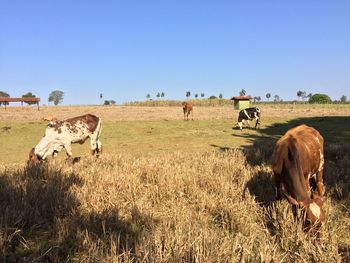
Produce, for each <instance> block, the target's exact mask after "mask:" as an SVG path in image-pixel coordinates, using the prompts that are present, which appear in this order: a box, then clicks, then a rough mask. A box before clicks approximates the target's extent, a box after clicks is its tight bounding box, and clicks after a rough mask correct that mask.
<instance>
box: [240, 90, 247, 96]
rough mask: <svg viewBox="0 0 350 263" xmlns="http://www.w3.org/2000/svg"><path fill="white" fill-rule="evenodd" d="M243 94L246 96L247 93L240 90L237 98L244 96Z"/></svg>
mask: <svg viewBox="0 0 350 263" xmlns="http://www.w3.org/2000/svg"><path fill="white" fill-rule="evenodd" d="M245 94H247V92H246V91H245V89H242V90H241V91H240V92H239V96H245Z"/></svg>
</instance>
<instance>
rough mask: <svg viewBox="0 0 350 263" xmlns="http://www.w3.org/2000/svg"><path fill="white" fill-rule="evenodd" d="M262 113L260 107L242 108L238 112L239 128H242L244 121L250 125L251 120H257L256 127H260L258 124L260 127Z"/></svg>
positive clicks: (246, 124)
mask: <svg viewBox="0 0 350 263" xmlns="http://www.w3.org/2000/svg"><path fill="white" fill-rule="evenodd" d="M260 113H261V110H260V109H259V108H258V107H253V108H247V109H244V110H241V111H240V112H239V114H238V127H239V129H240V130H242V127H243V126H242V123H243V121H244V122H245V126H247V127H250V125H249V121H250V120H256V123H255V129H256V128H257V127H258V125H259V127H260Z"/></svg>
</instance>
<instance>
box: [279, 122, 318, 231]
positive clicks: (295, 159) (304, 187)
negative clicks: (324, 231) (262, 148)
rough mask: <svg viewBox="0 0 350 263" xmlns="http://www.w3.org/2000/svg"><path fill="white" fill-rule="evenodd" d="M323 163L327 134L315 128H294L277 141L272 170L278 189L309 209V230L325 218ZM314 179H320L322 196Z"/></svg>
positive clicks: (307, 211) (307, 218) (293, 202)
mask: <svg viewBox="0 0 350 263" xmlns="http://www.w3.org/2000/svg"><path fill="white" fill-rule="evenodd" d="M323 165H324V157H323V137H322V136H321V135H320V133H319V132H318V131H317V130H315V129H314V128H312V127H309V126H306V125H300V126H297V127H295V128H292V129H290V130H289V131H288V132H287V133H286V134H285V135H284V136H283V137H282V138H280V139H279V140H278V141H277V143H276V146H275V150H274V161H273V166H272V169H273V173H274V181H275V184H276V187H277V190H278V191H279V194H282V195H283V196H285V197H286V198H287V199H288V201H289V202H290V203H291V204H293V205H301V206H302V207H303V208H304V209H305V211H306V213H305V221H304V225H305V229H306V230H309V229H310V228H311V227H315V226H316V227H317V229H318V227H319V226H320V225H321V222H322V221H323V220H324V211H323V209H322V205H323V198H322V196H323V195H324V185H323ZM310 180H313V182H317V191H318V195H319V196H318V195H316V194H313V193H312V192H311V189H310Z"/></svg>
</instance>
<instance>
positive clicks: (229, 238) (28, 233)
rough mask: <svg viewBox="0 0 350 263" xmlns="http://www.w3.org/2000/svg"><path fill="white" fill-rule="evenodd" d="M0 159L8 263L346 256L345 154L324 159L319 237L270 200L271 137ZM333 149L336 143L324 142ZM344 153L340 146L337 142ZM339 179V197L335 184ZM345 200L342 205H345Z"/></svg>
mask: <svg viewBox="0 0 350 263" xmlns="http://www.w3.org/2000/svg"><path fill="white" fill-rule="evenodd" d="M253 147H254V149H259V152H260V153H258V151H257V150H254V149H251V151H252V152H255V153H257V154H258V155H259V156H261V157H260V158H259V159H258V160H259V161H255V162H251V159H252V158H255V157H254V156H253V154H252V152H249V151H248V150H238V149H237V150H227V151H223V152H217V151H204V152H197V153H194V152H192V153H184V152H180V151H176V152H172V153H163V154H158V155H153V156H152V155H147V156H139V157H136V156H133V155H129V154H118V155H110V154H105V155H103V156H101V157H100V158H99V159H92V158H91V157H88V156H83V158H82V159H81V161H80V162H79V163H76V164H75V165H71V164H70V163H68V162H65V161H63V160H59V159H55V160H51V161H49V162H47V163H44V164H43V165H42V166H40V167H24V166H22V165H10V164H9V165H0V199H1V202H0V209H1V211H2V213H1V215H0V257H1V258H2V259H3V261H6V262H18V261H39V262H63V261H68V262H293V261H295V262H341V261H343V262H348V261H349V259H350V257H349V247H350V238H349V235H348V233H349V230H350V219H349V210H348V207H349V206H348V204H349V203H348V202H349V198H348V194H349V189H350V188H349V185H348V182H349V180H348V177H347V176H348V174H349V173H348V172H349V170H348V169H349V166H348V164H349V162H350V160H349V155H348V154H340V155H337V156H338V158H334V159H331V160H329V161H327V163H326V167H327V170H326V176H325V180H326V186H327V201H326V204H325V207H326V212H327V219H326V222H325V224H324V227H323V235H322V238H321V240H320V241H317V240H315V239H314V238H313V237H310V236H309V235H307V234H305V233H304V232H303V231H302V225H301V222H299V221H297V219H296V218H295V217H294V216H293V213H292V210H291V206H290V205H289V204H288V202H286V201H278V202H276V201H274V194H275V192H274V186H273V183H272V181H271V168H270V165H269V161H268V158H266V157H268V155H269V153H270V151H271V150H272V149H271V147H272V146H271V145H268V144H263V145H259V144H258V143H257V144H256V145H255V146H253ZM327 151H328V154H329V155H330V156H331V155H332V154H334V151H339V149H338V148H334V149H333V148H329V149H327ZM344 153H345V150H344ZM340 183H344V185H342V188H341V193H342V194H341V195H340V194H339V193H338V192H337V191H338V190H337V187H338V186H337V184H340ZM346 204H347V205H346Z"/></svg>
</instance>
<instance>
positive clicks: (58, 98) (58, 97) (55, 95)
mask: <svg viewBox="0 0 350 263" xmlns="http://www.w3.org/2000/svg"><path fill="white" fill-rule="evenodd" d="M101 95H102V94H101ZM63 97H64V92H63V91H60V90H54V91H52V92H51V93H50V95H49V99H48V101H49V102H53V104H55V105H58V104H60V103H61V102H62V101H63Z"/></svg>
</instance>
